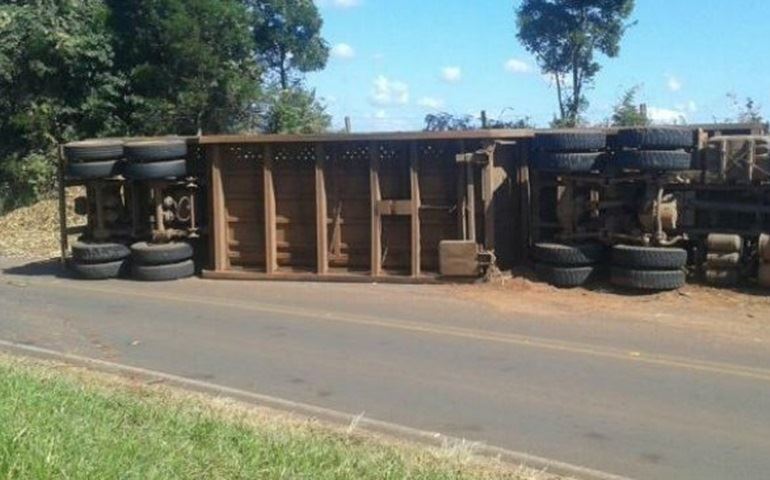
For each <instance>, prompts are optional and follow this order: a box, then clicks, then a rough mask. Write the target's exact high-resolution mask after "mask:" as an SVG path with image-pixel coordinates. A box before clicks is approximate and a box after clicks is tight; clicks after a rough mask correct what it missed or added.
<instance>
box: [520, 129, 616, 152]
mask: <svg viewBox="0 0 770 480" xmlns="http://www.w3.org/2000/svg"><path fill="white" fill-rule="evenodd" d="M533 147H534V148H535V150H543V151H547V152H585V151H589V150H604V149H605V148H607V134H606V133H604V132H594V131H575V132H550V133H537V134H535V138H534V140H533Z"/></svg>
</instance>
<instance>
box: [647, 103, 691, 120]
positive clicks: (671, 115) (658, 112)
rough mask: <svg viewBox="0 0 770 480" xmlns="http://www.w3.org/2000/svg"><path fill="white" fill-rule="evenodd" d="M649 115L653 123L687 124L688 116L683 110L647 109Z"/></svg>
mask: <svg viewBox="0 0 770 480" xmlns="http://www.w3.org/2000/svg"><path fill="white" fill-rule="evenodd" d="M647 115H648V116H649V117H650V120H652V121H653V123H665V124H677V123H686V122H687V114H686V112H684V111H681V110H672V109H668V108H658V107H649V108H647Z"/></svg>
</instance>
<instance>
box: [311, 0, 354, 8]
mask: <svg viewBox="0 0 770 480" xmlns="http://www.w3.org/2000/svg"><path fill="white" fill-rule="evenodd" d="M315 3H316V5H318V6H319V7H335V8H353V7H357V6H359V5H361V0H315Z"/></svg>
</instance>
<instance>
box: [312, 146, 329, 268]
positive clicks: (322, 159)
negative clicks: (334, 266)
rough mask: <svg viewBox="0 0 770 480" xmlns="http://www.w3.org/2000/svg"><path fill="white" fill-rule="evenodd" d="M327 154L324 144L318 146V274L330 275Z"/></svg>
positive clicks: (316, 170)
mask: <svg viewBox="0 0 770 480" xmlns="http://www.w3.org/2000/svg"><path fill="white" fill-rule="evenodd" d="M325 169H326V152H325V151H324V146H323V144H321V143H319V144H316V148H315V208H316V210H315V212H316V213H315V223H316V252H317V263H318V273H319V274H320V275H325V274H327V273H329V236H328V233H327V232H328V227H327V223H326V221H327V217H328V216H329V215H328V208H327V199H326V177H325V173H326V170H325Z"/></svg>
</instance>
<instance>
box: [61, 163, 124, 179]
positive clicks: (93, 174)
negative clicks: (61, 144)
mask: <svg viewBox="0 0 770 480" xmlns="http://www.w3.org/2000/svg"><path fill="white" fill-rule="evenodd" d="M122 171H123V161H122V160H106V161H99V162H79V163H68V164H67V168H66V170H65V174H66V176H67V177H69V178H79V179H82V180H93V179H97V178H108V177H114V176H116V175H120V174H121V173H122Z"/></svg>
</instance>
